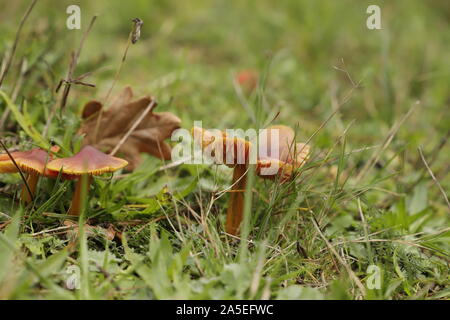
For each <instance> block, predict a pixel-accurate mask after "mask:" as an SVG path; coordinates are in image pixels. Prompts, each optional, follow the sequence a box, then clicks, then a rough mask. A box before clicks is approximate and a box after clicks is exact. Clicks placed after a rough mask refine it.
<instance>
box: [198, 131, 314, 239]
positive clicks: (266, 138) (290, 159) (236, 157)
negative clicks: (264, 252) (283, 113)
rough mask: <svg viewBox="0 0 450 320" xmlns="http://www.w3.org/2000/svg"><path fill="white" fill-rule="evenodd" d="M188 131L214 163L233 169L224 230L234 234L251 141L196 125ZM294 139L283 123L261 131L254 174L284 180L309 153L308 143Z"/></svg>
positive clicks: (240, 215)
mask: <svg viewBox="0 0 450 320" xmlns="http://www.w3.org/2000/svg"><path fill="white" fill-rule="evenodd" d="M191 134H192V135H193V136H194V140H195V141H196V142H197V143H198V144H199V145H200V146H201V147H202V150H203V151H205V150H207V149H209V152H210V154H211V156H212V157H213V159H214V160H215V162H216V163H218V164H226V165H227V166H230V167H233V168H234V170H233V180H232V188H231V196H230V200H229V204H228V209H227V220H226V225H225V230H226V232H227V233H229V234H232V235H237V234H238V233H239V228H240V225H241V223H242V220H243V213H244V192H245V188H246V182H247V171H248V164H249V160H250V157H251V148H252V144H251V143H250V142H248V141H246V140H245V139H241V138H237V137H229V136H228V135H227V134H226V133H225V132H221V133H220V134H218V135H214V133H212V132H210V131H208V130H204V129H202V128H197V127H194V128H192V131H191ZM294 139H295V133H294V131H293V130H292V128H290V127H287V126H272V127H269V128H267V129H265V130H263V131H261V133H260V134H259V140H260V143H259V148H258V153H257V159H256V174H257V175H258V176H260V177H262V178H268V179H275V178H277V177H279V178H280V181H281V182H285V181H287V179H289V178H290V177H291V176H292V174H293V173H294V172H295V170H296V169H298V168H300V167H301V166H302V165H303V164H304V163H305V162H306V160H307V158H308V156H309V146H308V145H306V144H303V143H295V141H294ZM216 150H223V154H217V153H216V152H215V151H216ZM230 155H231V157H230ZM224 159H226V161H224Z"/></svg>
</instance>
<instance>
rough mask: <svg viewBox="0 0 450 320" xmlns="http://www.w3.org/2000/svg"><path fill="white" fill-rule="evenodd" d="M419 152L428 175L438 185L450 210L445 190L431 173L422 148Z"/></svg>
mask: <svg viewBox="0 0 450 320" xmlns="http://www.w3.org/2000/svg"><path fill="white" fill-rule="evenodd" d="M417 150H419V154H420V158H421V159H422V161H423V164H424V165H425V167H426V168H427V170H428V173H429V174H430V176H431V179H433V181H434V182H435V183H436V185H437V187H438V188H439V190H440V191H441V193H442V195H443V196H444V199H445V202H446V203H447V206H448V208H449V209H450V202H449V201H448V197H447V194H446V193H445V190H444V189H443V188H442V186H441V184H440V183H439V181H438V179H436V177H435V176H434V174H433V171H431V168H430V166H429V165H428V163H427V161H426V160H425V157H424V155H423V152H422V148H421V147H419V148H417Z"/></svg>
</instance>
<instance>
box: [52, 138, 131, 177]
mask: <svg viewBox="0 0 450 320" xmlns="http://www.w3.org/2000/svg"><path fill="white" fill-rule="evenodd" d="M127 164H128V162H127V161H126V160H123V159H120V158H116V157H113V156H110V155H107V154H105V153H103V152H101V151H99V150H97V149H95V148H94V147H92V146H84V147H83V148H82V149H81V150H80V152H78V153H77V154H76V155H74V156H72V157H69V158H61V159H56V160H53V161H50V162H49V163H48V164H47V170H48V171H49V172H51V174H53V175H54V176H57V175H58V174H59V172H61V173H62V175H63V177H64V178H65V179H76V178H78V177H79V176H81V175H84V174H87V175H100V174H103V173H107V172H114V171H116V170H119V169H121V168H123V167H125V166H126V165H127Z"/></svg>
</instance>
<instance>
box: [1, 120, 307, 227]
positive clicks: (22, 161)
mask: <svg viewBox="0 0 450 320" xmlns="http://www.w3.org/2000/svg"><path fill="white" fill-rule="evenodd" d="M274 130H277V137H278V139H279V141H277V143H273V139H272V137H271V135H272V133H273V132H274ZM191 133H192V135H193V137H194V141H196V143H198V144H199V145H200V146H201V148H202V150H205V149H207V148H215V147H216V146H220V147H221V149H220V150H223V153H224V154H223V158H221V159H224V158H227V157H228V160H229V158H230V155H232V159H231V161H227V163H226V165H228V166H230V167H233V168H234V171H233V180H232V186H231V196H230V200H229V205H228V209H227V219H226V232H227V233H229V234H231V235H237V234H239V230H240V226H241V222H242V220H243V213H244V193H245V188H246V180H247V173H248V169H249V161H248V160H249V157H250V149H251V147H252V144H251V142H249V141H247V140H245V139H241V138H237V137H230V136H228V135H227V134H226V133H225V132H222V133H221V135H219V136H217V135H213V134H212V133H211V132H209V131H208V130H204V129H202V128H197V127H194V128H192V131H191ZM261 134H266V135H267V137H265V139H260V141H265V144H264V143H262V144H261V143H260V144H259V150H258V155H257V162H256V175H257V176H259V177H261V178H264V179H277V181H279V182H281V183H282V182H284V181H287V180H288V179H289V178H290V177H291V176H292V175H293V174H294V172H295V171H296V169H298V168H300V167H301V166H302V165H303V164H304V163H305V162H306V160H307V159H308V156H309V146H308V145H306V144H303V143H296V142H295V133H294V130H293V129H292V128H290V127H287V126H272V127H269V128H267V129H266V130H264V131H263V132H262V133H261ZM261 134H260V135H261ZM260 138H262V137H260ZM271 142H272V143H273V145H267V144H268V143H269V144H270V143H271ZM275 148H277V149H278V150H275ZM263 149H264V150H265V151H264V152H260V150H263ZM239 150H241V151H242V154H239V153H238V152H239ZM58 151H59V147H52V148H50V149H49V150H44V149H40V148H36V149H32V150H29V151H17V152H8V153H7V154H0V173H17V172H21V173H25V174H26V175H27V177H26V184H24V186H23V187H22V193H21V201H22V202H23V203H24V204H28V203H30V202H32V201H33V199H34V196H35V193H36V186H37V183H38V180H39V178H40V177H41V176H44V177H47V178H57V177H61V178H62V179H66V180H77V182H76V186H75V192H74V195H73V198H72V203H71V206H70V208H69V211H68V214H69V215H79V214H80V210H81V201H82V199H81V194H82V189H83V183H82V180H83V179H82V177H83V176H84V177H85V178H86V179H87V181H88V183H87V185H88V187H89V184H90V183H91V180H92V176H96V175H101V174H103V173H108V172H114V171H116V170H119V169H121V168H124V167H125V166H127V165H128V161H126V160H124V159H121V158H118V157H113V156H111V155H108V154H105V153H103V152H101V151H99V150H97V149H96V148H94V147H93V146H90V145H85V146H84V147H82V149H81V150H80V151H79V152H78V153H77V154H75V155H74V156H72V157H68V158H58V159H55V154H56V153H57V152H58ZM242 159H244V160H243V161H242ZM272 165H276V167H277V168H278V169H277V171H276V172H272V173H271V174H267V173H265V174H262V171H263V170H264V168H268V167H271V166H272Z"/></svg>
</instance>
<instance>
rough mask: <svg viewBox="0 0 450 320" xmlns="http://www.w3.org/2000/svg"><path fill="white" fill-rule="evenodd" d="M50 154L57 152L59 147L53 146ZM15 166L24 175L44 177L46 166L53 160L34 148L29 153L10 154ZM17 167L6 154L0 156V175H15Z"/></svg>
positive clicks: (43, 151)
mask: <svg viewBox="0 0 450 320" xmlns="http://www.w3.org/2000/svg"><path fill="white" fill-rule="evenodd" d="M50 151H51V152H58V151H59V147H58V146H53V147H52V148H50ZM10 154H11V156H12V157H13V159H14V161H15V162H16V164H17V166H18V167H19V168H20V170H22V171H23V172H26V173H38V174H41V175H46V174H47V172H46V164H47V163H48V162H49V161H50V160H51V159H52V158H53V155H52V153H49V152H47V151H46V150H43V149H40V148H35V149H32V150H29V151H15V152H10ZM16 172H18V169H17V167H16V166H15V165H14V162H13V161H12V160H11V158H10V157H9V155H8V154H7V153H4V154H0V173H16Z"/></svg>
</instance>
